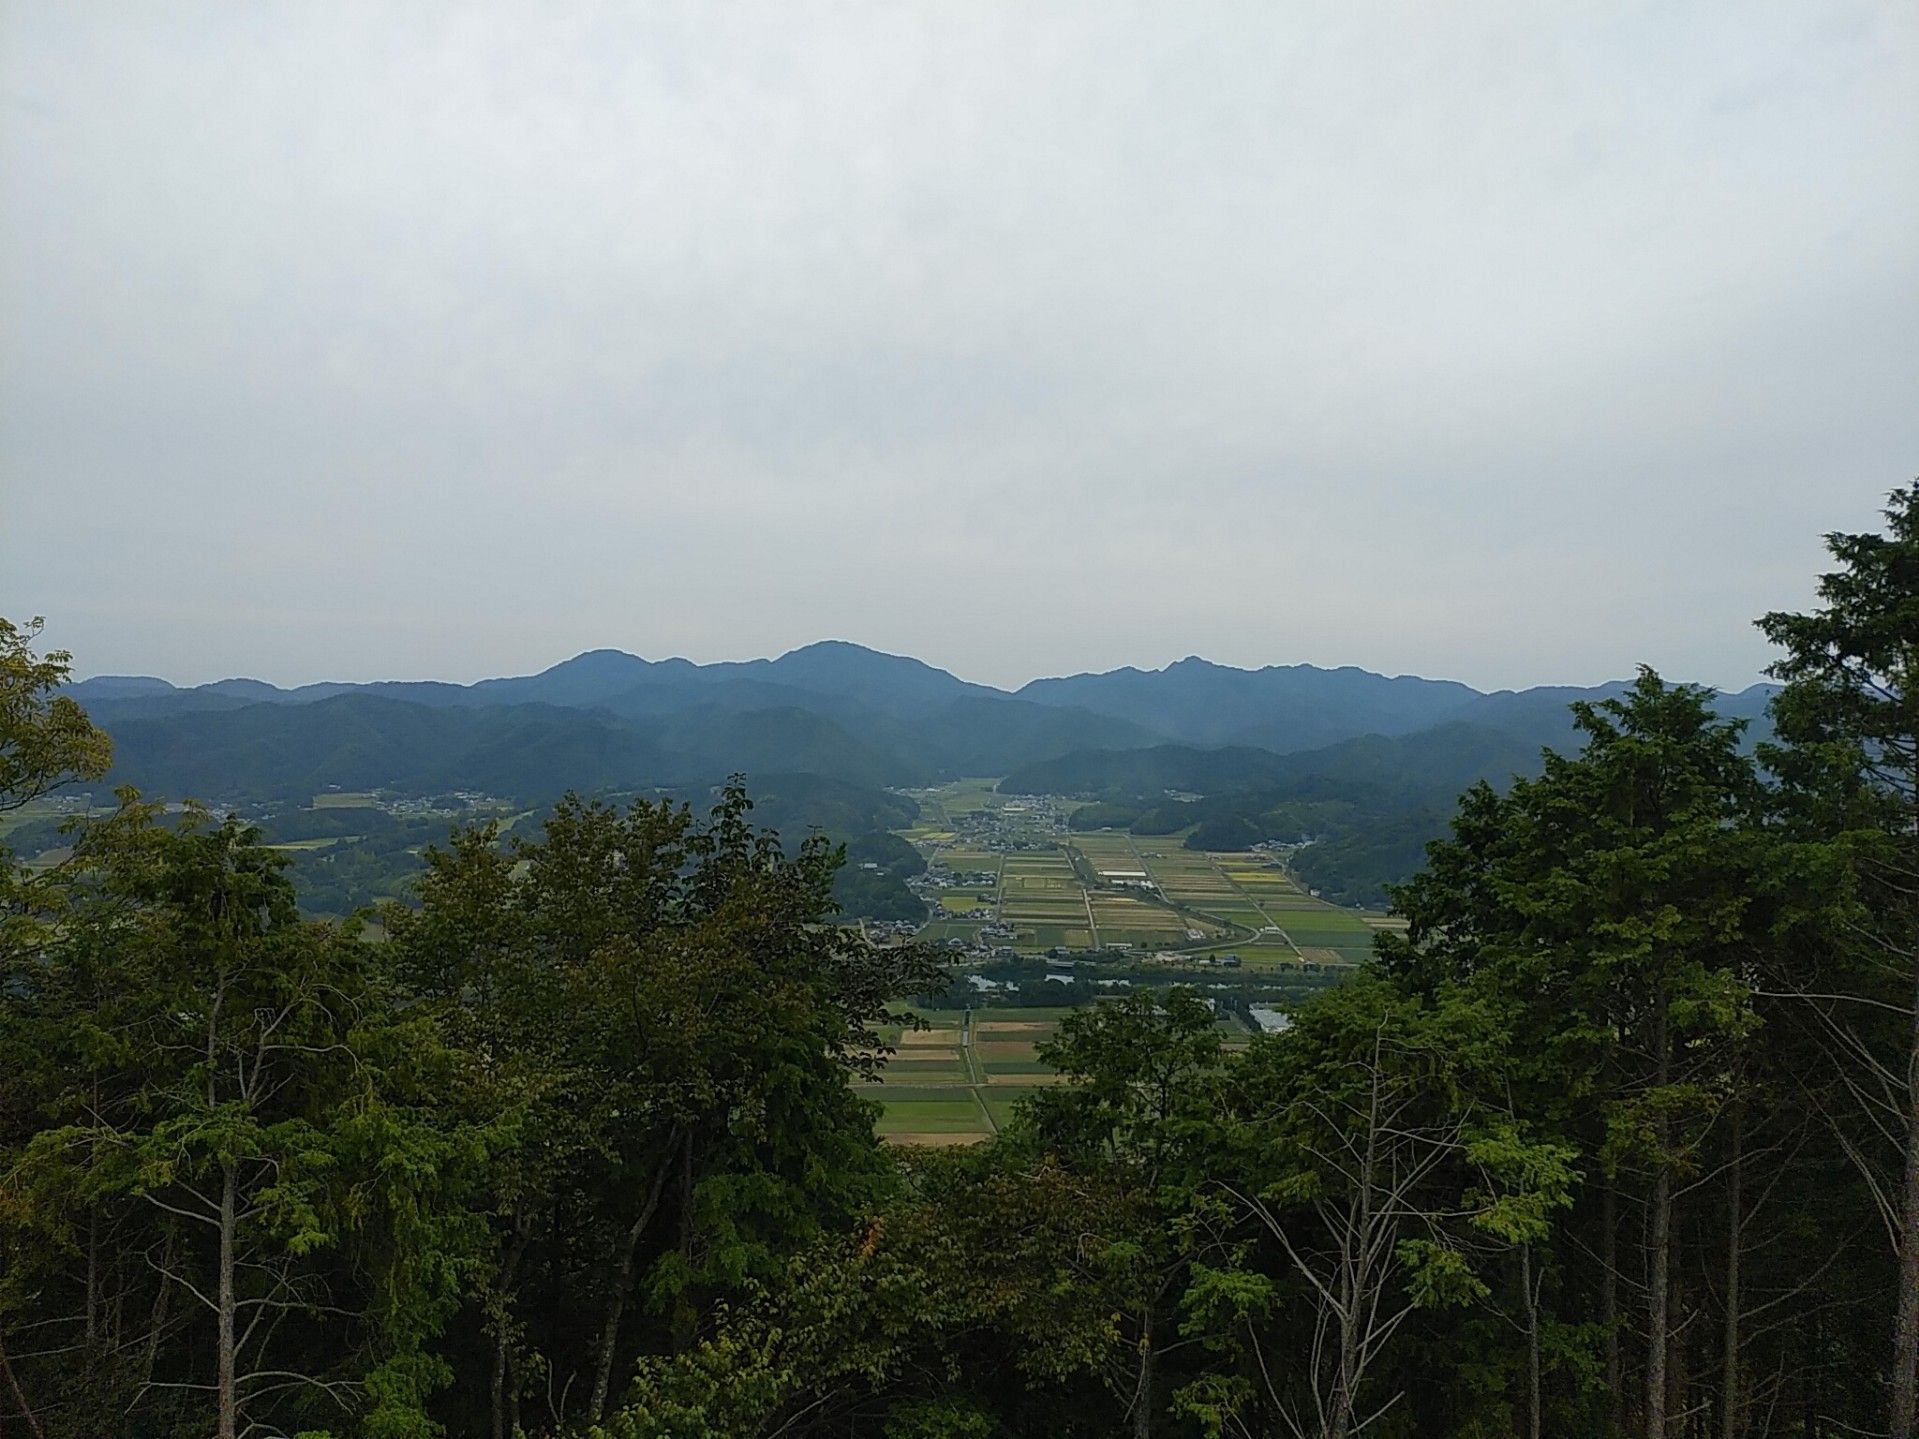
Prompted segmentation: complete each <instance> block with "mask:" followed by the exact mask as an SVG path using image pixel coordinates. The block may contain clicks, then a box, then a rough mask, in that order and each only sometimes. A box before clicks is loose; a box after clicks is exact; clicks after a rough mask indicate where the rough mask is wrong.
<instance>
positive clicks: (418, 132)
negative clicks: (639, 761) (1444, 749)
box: [0, 0, 1919, 685]
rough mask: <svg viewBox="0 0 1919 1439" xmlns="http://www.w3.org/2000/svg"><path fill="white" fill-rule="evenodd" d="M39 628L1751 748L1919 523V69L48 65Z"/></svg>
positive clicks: (960, 34)
mask: <svg viewBox="0 0 1919 1439" xmlns="http://www.w3.org/2000/svg"><path fill="white" fill-rule="evenodd" d="M0 67H3V69H0V86H3V87H4V88H3V90H0V163H3V164H4V174H3V176H0V186H4V188H3V189H0V243H3V244H4V250H0V366H4V369H3V370H0V486H3V488H0V612H4V613H12V614H16V615H24V614H27V613H32V612H44V613H46V614H47V615H49V616H50V618H51V619H52V620H53V621H54V629H53V634H54V637H55V638H56V639H57V640H58V641H59V642H61V643H65V644H67V645H69V646H70V647H71V648H73V649H74V650H75V651H77V652H78V656H79V659H80V663H81V666H82V668H83V669H85V670H87V671H90V672H99V671H108V670H141V671H149V672H158V673H163V674H166V675H169V676H170V677H174V678H179V679H182V680H198V679H207V678H213V677H216V676H219V675H224V674H229V673H236V672H244V673H252V674H258V675H261V676H263V677H265V678H269V679H275V680H282V681H291V680H305V679H312V678H319V677H330V678H370V677H379V676H389V675H408V676H412V675H431V676H436V677H444V678H457V679H466V678H473V677H476V676H479V675H483V674H491V673H501V672H512V671H518V670H524V669H527V668H531V667H536V666H539V665H542V664H545V663H547V662H550V661H551V660H553V659H556V658H559V657H561V656H562V655H564V654H567V653H571V652H572V651H575V650H578V649H582V648H586V647H589V646H593V645H601V644H613V645H619V646H621V647H624V648H628V649H633V650H636V651H638V652H640V653H644V654H648V655H655V656H658V655H664V654H668V653H685V654H688V655H691V656H692V657H694V658H699V659H713V658H730V657H743V656H748V655H754V654H764V653H774V652H778V651H779V650H781V649H784V648H787V647H790V646H791V645H794V644H799V643H804V642H806V641H808V640H811V639H816V638H820V637H822V636H837V637H845V638H851V639H857V640H860V641H863V642H865V643H869V644H874V645H877V646H880V647H883V648H889V649H895V650H901V651H907V652H911V653H915V654H918V655H921V656H923V657H924V658H927V659H929V660H931V661H933V662H935V663H939V664H943V665H946V666H948V667H950V668H952V669H954V670H956V671H957V672H959V673H961V674H962V675H965V676H966V677H968V678H975V679H982V680H988V681H994V682H1009V681H1018V680H1021V679H1024V678H1026V677H1028V676H1030V675H1033V674H1036V673H1044V672H1057V671H1061V670H1073V669H1083V668H1103V667H1106V666H1109V665H1115V664H1122V663H1137V664H1158V663H1163V662H1165V661H1167V660H1169V659H1173V658H1177V657H1178V656H1180V655H1182V654H1186V653H1190V652H1199V653H1203V654H1206V655H1208V656H1210V657H1212V658H1215V659H1219V660H1222V661H1225V662H1230V663H1239V664H1263V663H1274V662H1287V661H1295V660H1312V661H1316V662H1321V663H1346V662H1351V663H1358V664H1364V665H1367V666H1369V667H1373V668H1380V669H1386V670H1395V671H1398V670H1406V671H1415V672H1420V673H1426V674H1434V675H1445V676H1455V677H1459V678H1463V679H1467V680H1469V681H1473V682H1475V683H1479V684H1485V685H1495V684H1527V683H1536V682H1543V681H1560V680H1567V681H1592V680H1597V679H1600V678H1605V677H1609V676H1613V675H1617V674H1619V673H1622V672H1624V671H1625V670H1627V669H1628V668H1629V667H1630V665H1631V664H1632V663H1634V662H1636V661H1639V660H1647V661H1651V662H1654V663H1656V664H1658V665H1660V666H1661V667H1662V668H1663V669H1665V670H1667V671H1668V672H1670V673H1672V674H1675V675H1683V676H1687V677H1696V678H1700V679H1704V680H1709V681H1713V682H1717V683H1723V684H1743V683H1745V682H1747V681H1749V680H1750V679H1752V678H1754V677H1755V676H1756V674H1757V672H1758V670H1759V668H1760V666H1762V665H1763V664H1764V663H1765V659H1766V653H1765V649H1764V645H1763V642H1762V641H1761V640H1760V639H1759V637H1758V636H1757V635H1756V634H1754V633H1752V632H1751V629H1750V624H1749V622H1750V620H1751V618H1752V617H1753V616H1754V615H1755V614H1757V613H1759V612H1760V611H1762V610H1764V609H1767V608H1771V607H1774V606H1777V605H1792V604H1799V603H1803V602H1804V601H1805V600H1806V599H1807V598H1808V597H1809V595H1810V587H1811V577H1812V575H1813V573H1814V572H1815V571H1816V570H1817V568H1818V567H1819V563H1820V552H1819V546H1818V539H1817V536H1818V533H1819V532H1820V531H1822V530H1825V529H1830V528H1846V527H1858V526H1862V525H1865V524H1869V523H1870V522H1871V520H1872V517H1873V511H1874V506H1875V504H1876V502H1877V497H1878V495H1879V493H1880V492H1882V491H1884V490H1885V489H1888V488H1890V487H1891V486H1893V485H1895V484H1897V483H1900V482H1901V481H1903V480H1904V479H1906V478H1909V477H1910V476H1911V474H1912V473H1914V472H1915V471H1916V470H1919V406H1915V405H1914V403H1913V398H1914V395H1915V394H1919V20H1916V19H1915V17H1914V14H1913V12H1912V11H1911V9H1910V7H1906V6H1901V5H1894V4H1846V3H1836V4H1828V3H1803V4H1779V5H1768V4H1756V3H1750V0H1747V3H1736V4H1735V3H1725V4H1705V5H1683V6H1682V5H1673V4H1664V3H1660V4H1644V5H1635V6H1620V5H1617V4H1594V5H1554V6H1550V7H1541V6H1538V5H1535V4H1528V3H1512V4H1487V3H1481V4H1456V5H1446V6H1430V5H1417V4H1407V5H1371V4H1325V5H1272V4H1264V3H1262V4H1249V5H1245V6H1229V5H1209V4H1200V5H1164V4H1161V5H1150V6H1149V5H1138V6H1135V5H1128V4H1119V3H1113V0H1103V3H1095V4H1086V5H1066V4H1047V5H1030V4H1029V5H1005V6H1000V5H992V4H968V5H964V6H935V5H886V4H874V3H867V4H841V5H808V4H798V3H792V0H785V3H778V4H769V5H763V6H747V5H729V6H711V5H706V4H688V5H679V6H675V5H664V4H653V5H627V4H621V5H605V6H602V5H597V4H588V3H567V4H561V5H552V4H524V5H514V6H509V5H463V6H441V5H428V4H407V3H391V4H382V5H355V4H331V5H325V6H314V5H303V4H285V5H280V4H268V3H254V4H249V5H246V6H233V5H229V4H224V3H222V4H210V5H201V4H198V3H191V0H187V3H181V0H176V3H172V4H169V5H166V6H147V5H139V4H133V3H123V4H113V3H101V4H95V5H73V4H70V3H64V0H47V3H34V0H16V3H14V4H12V5H10V6H9V7H8V8H7V9H6V10H5V11H4V12H0Z"/></svg>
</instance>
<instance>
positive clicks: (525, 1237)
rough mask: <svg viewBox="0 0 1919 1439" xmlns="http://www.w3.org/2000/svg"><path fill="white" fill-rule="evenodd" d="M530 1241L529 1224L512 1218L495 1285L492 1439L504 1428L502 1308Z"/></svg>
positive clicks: (500, 1437) (507, 1343)
mask: <svg viewBox="0 0 1919 1439" xmlns="http://www.w3.org/2000/svg"><path fill="white" fill-rule="evenodd" d="M532 1237H533V1226H532V1222H531V1221H530V1220H529V1219H528V1218H527V1217H526V1215H524V1214H518V1213H516V1214H515V1215H514V1216H513V1239H512V1241H511V1242H510V1243H509V1244H508V1245H507V1250H506V1258H505V1259H503V1260H502V1261H501V1262H500V1278H499V1283H498V1285H497V1288H498V1291H499V1296H500V1312H499V1314H498V1315H497V1316H495V1318H494V1321H493V1324H494V1328H493V1382H492V1386H491V1399H492V1405H491V1407H492V1413H493V1439H507V1433H508V1430H507V1427H506V1367H507V1355H508V1352H509V1350H511V1348H512V1343H511V1339H512V1331H511V1328H510V1326H509V1325H508V1323H507V1314H506V1304H507V1299H508V1296H510V1295H511V1294H512V1292H513V1281H514V1279H515V1278H516V1277H517V1276H518V1274H519V1272H520V1260H521V1258H522V1257H523V1256H524V1255H525V1254H526V1246H527V1244H528V1243H529V1241H531V1239H532Z"/></svg>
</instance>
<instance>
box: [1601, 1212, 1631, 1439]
mask: <svg viewBox="0 0 1919 1439" xmlns="http://www.w3.org/2000/svg"><path fill="white" fill-rule="evenodd" d="M1599 1222H1600V1224H1601V1225H1602V1226H1603V1227H1604V1232H1603V1233H1602V1234H1601V1235H1600V1236H1599V1246H1600V1250H1599V1252H1600V1256H1601V1262H1602V1263H1603V1264H1604V1265H1605V1272H1604V1273H1603V1274H1601V1275H1600V1276H1599V1304H1600V1316H1601V1318H1603V1319H1604V1320H1605V1324H1606V1393H1607V1415H1608V1418H1609V1420H1610V1422H1609V1424H1608V1426H1607V1431H1606V1432H1607V1433H1608V1434H1610V1435H1612V1436H1613V1439H1618V1436H1620V1435H1622V1434H1624V1433H1625V1432H1626V1385H1625V1380H1624V1376H1623V1375H1622V1373H1621V1365H1620V1362H1619V1181H1618V1180H1617V1179H1611V1180H1608V1181H1607V1182H1606V1190H1605V1206H1604V1208H1603V1209H1601V1211H1600V1216H1599Z"/></svg>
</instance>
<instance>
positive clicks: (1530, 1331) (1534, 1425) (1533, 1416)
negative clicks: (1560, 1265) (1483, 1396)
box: [1519, 1244, 1543, 1439]
mask: <svg viewBox="0 0 1919 1439" xmlns="http://www.w3.org/2000/svg"><path fill="white" fill-rule="evenodd" d="M1519 1281H1520V1284H1521V1285H1522V1286H1523V1287H1524V1288H1525V1291H1526V1432H1527V1434H1528V1435H1530V1436H1531V1439H1541V1434H1542V1433H1543V1427H1542V1421H1541V1417H1540V1399H1539V1298H1538V1294H1537V1291H1535V1290H1534V1288H1533V1247H1532V1245H1530V1244H1522V1245H1520V1246H1519Z"/></svg>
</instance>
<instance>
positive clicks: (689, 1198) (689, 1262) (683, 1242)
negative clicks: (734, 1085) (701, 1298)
mask: <svg viewBox="0 0 1919 1439" xmlns="http://www.w3.org/2000/svg"><path fill="white" fill-rule="evenodd" d="M679 1188H680V1195H679V1198H680V1266H681V1272H682V1273H685V1274H691V1273H692V1272H693V1130H692V1128H691V1127H690V1126H689V1127H688V1129H687V1131H686V1141H685V1143H684V1144H682V1145H681V1147H680V1186H679ZM698 1326H699V1316H698V1315H697V1314H696V1313H695V1311H694V1308H693V1290H692V1285H691V1283H690V1282H687V1283H685V1284H683V1285H682V1287H681V1289H680V1292H679V1294H678V1296H677V1297H675V1299H674V1301H673V1352H674V1353H675V1354H683V1353H685V1352H686V1351H687V1350H688V1349H690V1348H692V1347H693V1339H694V1331H695V1330H696V1329H697V1328H698Z"/></svg>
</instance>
